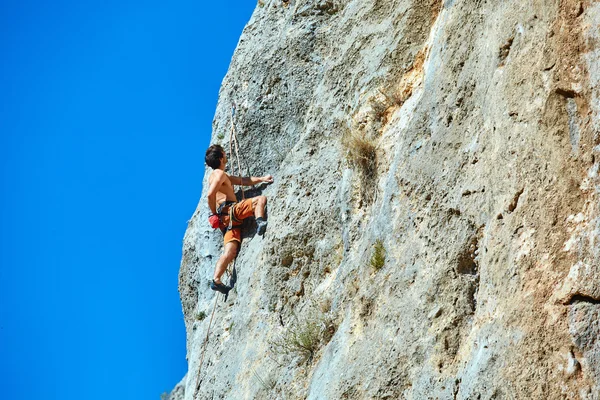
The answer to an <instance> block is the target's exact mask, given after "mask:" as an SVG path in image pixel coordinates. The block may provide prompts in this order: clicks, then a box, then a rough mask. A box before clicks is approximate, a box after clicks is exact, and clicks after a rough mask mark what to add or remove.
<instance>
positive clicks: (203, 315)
mask: <svg viewBox="0 0 600 400" xmlns="http://www.w3.org/2000/svg"><path fill="white" fill-rule="evenodd" d="M204 318H206V313H205V312H204V311H200V312H199V313H198V314H196V320H197V321H203V320H204Z"/></svg>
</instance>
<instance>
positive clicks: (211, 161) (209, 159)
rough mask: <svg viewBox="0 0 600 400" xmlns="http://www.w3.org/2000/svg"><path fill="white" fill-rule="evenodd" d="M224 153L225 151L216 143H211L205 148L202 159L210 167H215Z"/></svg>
mask: <svg viewBox="0 0 600 400" xmlns="http://www.w3.org/2000/svg"><path fill="white" fill-rule="evenodd" d="M224 155H225V151H224V150H223V148H222V147H221V146H219V145H218V144H213V145H212V146H210V147H209V148H208V150H206V156H205V157H204V161H206V164H207V165H208V166H209V167H211V168H212V169H217V168H219V166H220V165H221V158H223V156H224Z"/></svg>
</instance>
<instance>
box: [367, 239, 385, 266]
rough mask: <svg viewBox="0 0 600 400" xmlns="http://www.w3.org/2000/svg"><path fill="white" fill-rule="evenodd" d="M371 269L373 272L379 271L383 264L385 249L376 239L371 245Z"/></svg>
mask: <svg viewBox="0 0 600 400" xmlns="http://www.w3.org/2000/svg"><path fill="white" fill-rule="evenodd" d="M370 264H371V267H373V269H374V270H375V271H379V270H380V269H381V268H383V266H384V264H385V247H383V243H382V242H381V240H379V239H377V240H376V241H375V244H374V245H373V254H372V255H371V262H370Z"/></svg>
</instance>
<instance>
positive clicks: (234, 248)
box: [214, 240, 240, 284]
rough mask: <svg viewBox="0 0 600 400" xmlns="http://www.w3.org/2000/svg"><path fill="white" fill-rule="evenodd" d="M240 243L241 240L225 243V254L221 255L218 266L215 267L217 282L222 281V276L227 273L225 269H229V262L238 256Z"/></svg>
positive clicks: (215, 279)
mask: <svg viewBox="0 0 600 400" xmlns="http://www.w3.org/2000/svg"><path fill="white" fill-rule="evenodd" d="M239 245H240V242H238V241H235V240H233V241H231V242H229V243H227V244H225V248H224V249H223V255H221V257H220V258H219V261H217V266H216V267H215V276H214V281H215V283H216V284H220V283H222V282H221V276H223V274H224V273H225V270H226V269H227V266H228V265H229V263H230V262H232V261H233V259H234V258H235V257H236V256H237V252H238V248H239Z"/></svg>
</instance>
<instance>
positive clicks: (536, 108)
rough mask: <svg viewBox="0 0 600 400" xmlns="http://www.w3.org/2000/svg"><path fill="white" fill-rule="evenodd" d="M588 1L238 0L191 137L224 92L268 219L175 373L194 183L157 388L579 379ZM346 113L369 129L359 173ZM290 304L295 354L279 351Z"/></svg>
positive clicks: (479, 393)
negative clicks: (311, 336)
mask: <svg viewBox="0 0 600 400" xmlns="http://www.w3.org/2000/svg"><path fill="white" fill-rule="evenodd" d="M599 23H600V3H599V2H597V1H591V0H585V1H573V0H561V1H559V0H529V1H517V0H507V1H502V2H499V1H489V0H488V1H486V0H462V1H461V0H444V1H440V0H352V1H351V0H289V1H282V0H259V3H258V6H257V8H256V10H255V12H254V14H253V16H252V18H251V20H250V22H249V23H248V25H247V26H246V28H245V30H244V32H243V35H242V37H241V38H240V42H239V45H238V48H237V50H236V52H235V55H234V57H233V59H232V62H231V66H230V69H229V72H228V74H227V76H226V77H225V79H224V82H223V86H222V88H221V92H220V98H219V103H218V106H217V110H216V115H215V120H214V132H213V142H215V143H222V144H223V145H224V146H225V147H226V148H228V147H229V142H228V138H229V129H230V116H231V104H232V102H235V104H236V105H237V113H236V117H235V123H236V127H237V133H238V135H239V139H240V145H241V150H242V151H243V156H244V164H245V166H246V172H248V173H250V174H252V175H255V176H256V175H262V174H266V173H271V174H273V175H274V176H275V183H274V184H273V185H271V186H268V187H262V188H258V189H256V190H254V191H252V192H251V193H250V195H256V194H258V193H262V194H265V195H266V196H267V197H268V201H269V205H268V214H269V230H268V232H267V234H266V236H265V237H264V238H260V237H258V236H256V237H255V236H254V232H253V228H252V226H251V225H250V226H249V227H248V229H246V230H245V234H246V236H247V239H246V240H245V241H244V244H243V246H242V251H241V254H240V256H239V258H238V263H237V272H238V281H237V285H236V289H235V293H232V294H231V295H230V297H229V300H228V301H227V302H226V303H223V302H222V301H219V303H218V304H217V310H216V314H215V318H214V321H213V325H212V328H211V332H210V340H209V342H208V345H207V349H208V350H207V352H206V356H205V359H204V362H203V365H202V369H201V371H200V373H198V371H199V367H200V358H201V355H202V349H203V344H204V338H205V336H206V333H207V328H208V324H209V321H210V314H211V312H212V307H213V304H214V303H213V300H214V293H213V292H212V291H210V289H208V283H207V282H208V280H209V279H210V278H211V277H212V271H213V268H214V264H215V261H216V259H217V258H218V256H219V255H220V251H221V240H222V239H221V235H220V233H218V232H212V231H211V229H210V228H209V226H208V223H207V215H208V208H207V205H206V199H205V197H204V195H205V192H206V185H205V189H204V193H203V198H202V199H200V202H199V205H198V209H197V210H196V212H195V213H194V215H193V217H192V219H191V220H190V222H189V227H188V230H187V232H186V235H185V239H184V246H183V258H182V263H181V270H180V280H179V282H180V293H181V299H182V304H183V311H184V315H185V321H186V328H187V348H188V354H187V356H188V364H189V371H188V374H187V375H186V378H184V379H183V381H182V383H181V384H180V385H178V387H177V388H176V390H175V391H174V392H173V393H172V394H171V399H172V400H174V399H178V400H179V399H185V400H191V399H194V392H195V390H194V389H195V387H196V384H197V382H198V381H197V378H198V377H199V382H200V390H199V392H198V393H197V396H196V397H195V399H236V400H237V399H315V400H316V399H430V398H431V399H479V398H481V399H563V398H568V399H577V398H581V399H600V340H599V337H600V322H599V317H600V244H599V243H600V215H599V209H600V205H599V195H600V178H599V177H598V170H599V164H600V134H599V132H600V122H599V121H600V119H599V118H598V117H599V113H600V27H599ZM351 135H358V136H360V137H364V138H369V139H370V140H372V141H374V143H375V144H376V146H377V147H376V154H377V160H376V173H375V174H374V178H372V179H371V181H370V182H369V181H367V182H365V181H364V180H365V178H364V175H363V174H361V173H360V168H359V167H358V166H357V165H356V164H354V163H352V162H351V161H350V158H349V157H348V151H349V145H348V140H346V139H347V138H348V137H349V136H351ZM197 152H198V153H200V155H201V157H203V155H204V149H198V150H197ZM205 182H206V181H205ZM371 195H374V201H373V202H370V201H369V196H371ZM378 241H379V243H381V244H382V245H383V247H384V248H385V263H384V265H383V267H382V268H381V269H379V270H376V269H374V268H373V267H372V266H371V260H372V257H373V256H372V255H373V248H374V244H375V243H378ZM200 313H205V314H206V315H207V317H206V318H204V319H202V320H200V318H198V317H197V316H198V315H199V314H200ZM309 316H310V317H312V318H318V319H319V320H320V322H322V325H321V326H322V328H323V330H322V332H321V334H322V336H319V339H320V344H319V345H318V346H316V350H314V352H313V354H312V357H310V356H309V357H302V356H301V355H298V356H294V354H291V355H285V354H282V353H281V352H278V351H277V350H276V348H274V347H273V343H274V342H277V338H278V337H281V335H285V332H290V331H291V330H293V329H294V328H295V327H296V328H297V327H300V326H302V324H303V322H302V321H304V320H305V319H306V318H307V317H309Z"/></svg>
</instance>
